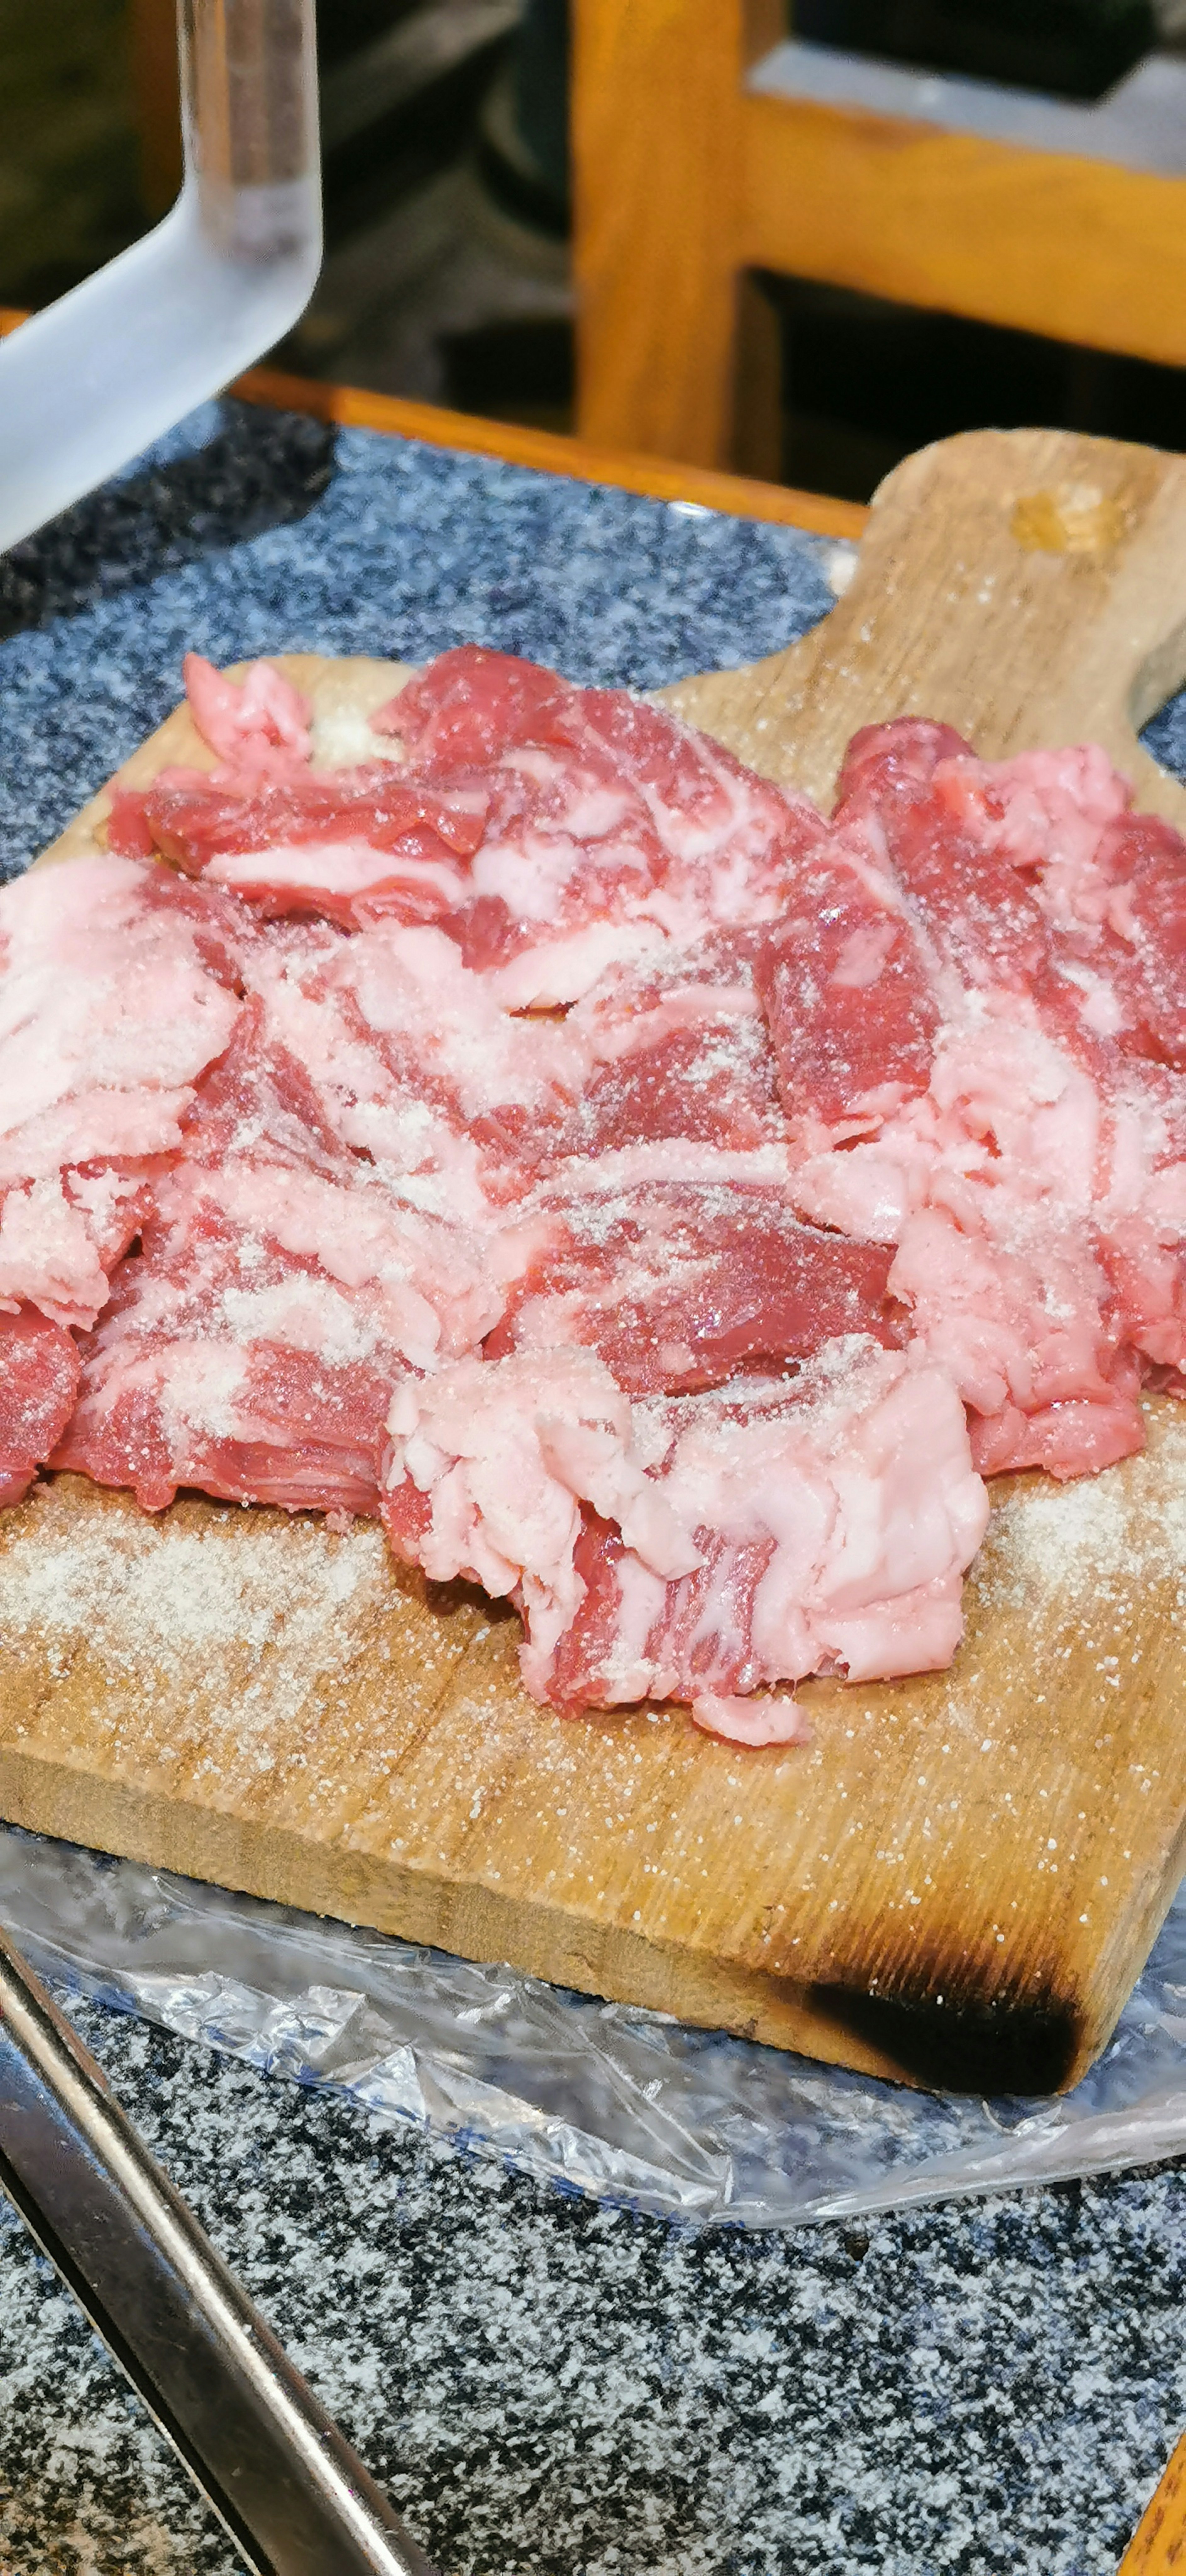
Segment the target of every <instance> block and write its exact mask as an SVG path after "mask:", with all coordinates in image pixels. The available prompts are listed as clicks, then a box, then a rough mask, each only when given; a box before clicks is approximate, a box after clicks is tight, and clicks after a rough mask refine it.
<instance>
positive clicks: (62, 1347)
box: [0, 1306, 80, 1506]
mask: <svg viewBox="0 0 1186 2576" xmlns="http://www.w3.org/2000/svg"><path fill="white" fill-rule="evenodd" d="M79 1368H80V1362H79V1356H78V1348H77V1344H76V1343H75V1341H74V1339H73V1336H72V1335H71V1334H70V1333H68V1332H66V1331H65V1330H64V1328H63V1326H62V1325H61V1324H51V1323H50V1322H49V1321H48V1320H47V1318H46V1317H45V1316H44V1315H39V1314H38V1313H37V1311H36V1309H35V1308H34V1307H32V1306H21V1307H18V1309H17V1311H16V1313H15V1314H14V1315H0V1506H4V1505H6V1504H8V1503H19V1501H20V1499H21V1496H22V1494H24V1493H26V1492H27V1491H28V1488H29V1486H30V1485H31V1483H32V1481H33V1477H34V1475H35V1473H36V1471H37V1468H38V1467H39V1466H41V1465H42V1464H43V1463H44V1461H45V1460H46V1459H47V1458H48V1457H49V1455H50V1452H51V1451H52V1449H53V1448H54V1446H55V1444H56V1442H57V1441H58V1440H59V1439H60V1437H61V1435H62V1432H63V1431H64V1430H65V1427H66V1424H67V1423H68V1421H69V1419H70V1415H71V1413H72V1411H73V1408H74V1399H75V1396H76V1394H77V1391H78V1379H79Z"/></svg>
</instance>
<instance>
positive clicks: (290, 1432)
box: [53, 1103, 501, 1512]
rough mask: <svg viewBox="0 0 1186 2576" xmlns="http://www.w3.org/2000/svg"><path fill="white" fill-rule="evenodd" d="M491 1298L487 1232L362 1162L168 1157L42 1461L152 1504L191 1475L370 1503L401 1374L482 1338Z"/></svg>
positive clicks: (322, 1503) (246, 1489)
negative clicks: (322, 1165)
mask: <svg viewBox="0 0 1186 2576" xmlns="http://www.w3.org/2000/svg"><path fill="white" fill-rule="evenodd" d="M219 1114H220V1115H221V1103H220V1104H219ZM500 1307H501V1293H500V1290H499V1288H498V1286H497V1284H496V1283H495V1281H494V1279H493V1277H492V1273H491V1270H490V1267H489V1265H488V1263H487V1261H486V1259H485V1254H484V1247H483V1246H482V1245H481V1243H479V1242H477V1241H475V1240H473V1239H471V1238H469V1237H467V1236H466V1235H465V1234H464V1233H463V1232H462V1230H461V1229H460V1228H456V1227H448V1226H445V1225H443V1224H441V1223H440V1222H439V1220H434V1219H432V1218H428V1217H424V1216H422V1215H420V1214H419V1213H418V1212H417V1211H415V1210H413V1209H409V1208H401V1207H399V1206H398V1205H395V1204H393V1203H392V1202H391V1201H390V1200H389V1199H388V1198H387V1197H386V1194H385V1193H384V1192H383V1191H382V1190H381V1188H377V1187H375V1186H373V1185H372V1184H370V1183H369V1177H368V1175H367V1173H366V1170H365V1167H363V1166H357V1167H355V1169H354V1170H353V1171H351V1170H349V1169H341V1168H340V1169H339V1171H338V1172H337V1174H336V1175H335V1176H334V1177H333V1178H329V1177H327V1176H326V1174H325V1173H324V1171H322V1170H317V1169H314V1168H301V1167H299V1166H298V1165H296V1164H293V1163H289V1164H282V1163H280V1162H272V1163H269V1162H262V1161H261V1162H252V1161H247V1160H241V1161H234V1160H232V1161H227V1162H221V1163H218V1164H216V1165H215V1166H214V1167H213V1168H206V1167H202V1166H199V1165H197V1164H192V1163H188V1164H182V1165H179V1166H178V1167H177V1169H176V1170H175V1171H173V1172H171V1173H170V1174H169V1175H168V1176H167V1178H166V1179H165V1180H163V1181H161V1182H160V1183H158V1185H157V1188H156V1191H155V1193H154V1207H153V1211H152V1214H151V1217H150V1218H149V1219H148V1220H146V1222H145V1224H144V1227H143V1234H142V1249H141V1250H140V1251H139V1252H138V1253H136V1254H134V1255H132V1256H131V1257H129V1259H127V1260H126V1261H125V1262H124V1263H123V1264H122V1265H121V1267H120V1269H119V1270H118V1271H117V1272H116V1274H115V1278H114V1280H113V1283H112V1297H111V1301H110V1304H109V1306H108V1309H107V1311H106V1313H105V1314H104V1315H103V1317H102V1318H101V1320H100V1322H99V1325H98V1327H97V1329H96V1330H95V1332H94V1333H93V1334H92V1335H90V1336H89V1337H88V1338H87V1340H86V1341H85V1343H84V1345H83V1380H82V1388H81V1393H80V1397H79V1402H78V1406H77V1409H76V1411H75V1414H74V1417H73V1420H72V1421H71V1423H70V1426H69V1429H68V1430H67V1431H66V1433H65V1435H64V1437H63V1439H62V1441H61V1442H60V1444H59V1446H58V1449H57V1451H56V1453H55V1457H54V1462H53V1463H54V1464H55V1466H59V1467H73V1468H76V1469H78V1470H79V1471H80V1472H82V1473H83V1474H85V1475H89V1476H92V1477H94V1478H95V1480H96V1481H97V1482H98V1483H101V1484H117V1485H131V1486H132V1488H133V1490H134V1491H135V1493H136V1496H137V1499H138V1501H140V1502H141V1503H142V1504H143V1505H144V1506H145V1508H146V1509H148V1510H153V1511H156V1510H161V1509H163V1508H164V1506H165V1505H166V1504H168V1503H169V1502H171V1501H172V1499H173V1495H174V1493H175V1492H176V1491H177V1489H178V1487H179V1486H182V1485H185V1486H197V1487H198V1488H200V1489H201V1490H202V1491H203V1492H206V1493H214V1494H221V1495H227V1496H231V1497H235V1498H237V1499H240V1500H243V1501H253V1502H273V1503H281V1504H284V1505H285V1506H286V1507H287V1508H288V1509H289V1510H293V1511H297V1510H301V1509H304V1508H305V1507H307V1506H310V1505H315V1506H316V1507H317V1508H318V1509H320V1510H323V1511H324V1510H333V1509H344V1510H347V1511H371V1512H373V1511H374V1510H375V1509H376V1508H377V1501H378V1474H379V1459H380V1453H381V1449H382V1446H383V1439H384V1431H383V1425H384V1420H385V1417H386V1413H387V1409H388V1406H389V1404H390V1401H391V1394H392V1389H393V1387H394V1386H395V1384H396V1382H397V1381H398V1379H399V1378H400V1377H401V1376H402V1375H403V1374H404V1373H405V1372H406V1371H407V1370H409V1369H418V1368H425V1367H431V1366H432V1365H433V1364H434V1363H435V1362H437V1361H439V1360H442V1359H448V1358H451V1357H452V1356H454V1355H455V1354H457V1353H459V1352H462V1351H465V1350H467V1349H469V1348H473V1347H476V1346H477V1344H478V1342H479V1341H480V1339H481V1336H482V1334H483V1333H484V1332H486V1331H488V1330H489V1328H490V1326H491V1324H492V1323H493V1321H494V1320H495V1319H496V1317H497V1315H498V1313H499V1311H500Z"/></svg>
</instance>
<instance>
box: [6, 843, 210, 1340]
mask: <svg viewBox="0 0 1186 2576" xmlns="http://www.w3.org/2000/svg"><path fill="white" fill-rule="evenodd" d="M236 974H237V964H236V958H235V954H234V950H233V946H232V944H231V942H230V937H229V932H228V926H227V923H226V920H225V898H221V897H213V898H211V899H209V900H207V899H206V898H204V897H203V896H202V895H201V894H200V893H199V892H198V891H197V890H196V889H195V888H192V887H188V886H184V887H183V886H181V885H179V884H178V881H177V879H176V878H174V877H172V876H171V875H170V874H169V872H168V871H167V870H166V869H164V868H161V867H159V866H147V867H146V866H143V865H140V864H137V863H134V862H131V861H128V860H125V859H118V858H110V857H106V858H89V859H79V860H76V861H75V862H73V864H72V865H71V867H70V869H69V872H68V874H67V873H66V872H65V871H63V870H60V869H56V868H46V869H41V870H38V871H36V872H35V873H32V874H30V875H28V876H26V877H22V878H20V879H18V880H17V881H16V883H14V884H12V885H9V886H6V887H4V888H3V889H2V890H0V1307H7V1308H10V1309H11V1308H12V1307H14V1306H16V1305H18V1304H19V1303H21V1302H22V1301H24V1300H28V1301H29V1302H31V1303H32V1304H34V1305H36V1306H38V1307H39V1308H40V1309H41V1311H42V1313H43V1314H45V1315H47V1316H49V1317H50V1318H51V1319H52V1320H53V1321H56V1322H58V1323H61V1324H65V1325H74V1324H76V1325H80V1326H86V1325H89V1324H91V1323H93V1321H94V1319H95V1316H96V1315H97V1313H98V1312H99V1309H100V1308H101V1306H102V1305H103V1303H104V1300H105V1298H106V1295H107V1276H108V1273H109V1271H110V1269H111V1266H112V1264H113V1262H115V1261H116V1260H117V1259H118V1258H119V1256H120V1254H121V1253H122V1251H123V1250H124V1248H125V1245H126V1244H127V1242H128V1241H129V1240H130V1238H131V1236H132V1234H133V1233H134V1232H135V1228H136V1224H137V1222H138V1215H139V1208H140V1203H141V1194H142V1190H143V1187H144V1184H145V1181H146V1179H147V1178H148V1177H149V1176H150V1175H151V1173H152V1171H153V1170H154V1169H155V1168H156V1167H157V1165H158V1164H159V1163H160V1161H161V1158H162V1157H164V1158H168V1157H169V1156H170V1155H172V1154H175V1153H176V1152H178V1151H179V1150H180V1146H181V1141H182V1125H183V1120H184V1118H185V1115H186V1112H187V1110H188V1109H189V1108H190V1107H191V1106H192V1103H193V1100H194V1097H195V1085H196V1083H197V1082H198V1080H199V1078H200V1076H201V1074H202V1073H203V1071H204V1069H205V1068H206V1066H207V1065H209V1064H211V1063H213V1062H214V1061H216V1060H217V1058H218V1057H219V1056H220V1055H222V1054H223V1053H224V1051H225V1049H226V1047H227V1045H228V1044H229V1042H230V1039H231V1036H232V1034H233V1031H234V1028H235V1025H236V1022H237V1020H238V1016H239V1010H240V1003H239V999H238V996H237V993H236V992H235V990H234V989H232V985H233V979H234V977H235V975H236Z"/></svg>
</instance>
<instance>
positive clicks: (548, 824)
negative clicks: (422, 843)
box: [377, 646, 823, 1008]
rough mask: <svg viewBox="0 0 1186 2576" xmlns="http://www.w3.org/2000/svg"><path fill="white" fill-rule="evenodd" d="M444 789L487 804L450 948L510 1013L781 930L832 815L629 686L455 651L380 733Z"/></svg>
mask: <svg viewBox="0 0 1186 2576" xmlns="http://www.w3.org/2000/svg"><path fill="white" fill-rule="evenodd" d="M377 721H378V722H379V723H380V724H381V725H386V726H389V727H390V729H391V730H392V731H399V732H401V733H402V734H403V738H404V742H405V747H406V749H407V751H408V754H409V760H410V765H411V767H412V768H413V769H416V770H423V772H424V774H426V775H427V776H428V777H430V778H432V779H433V780H434V782H435V783H437V784H438V785H440V784H441V782H442V779H443V778H444V776H445V775H446V774H447V770H448V767H450V766H451V765H452V764H453V763H455V762H466V761H468V762H470V763H472V764H474V775H475V776H480V777H481V780H482V783H483V784H484V785H486V786H488V787H489V789H490V792H491V809H490V816H489V820H488V823H487V828H486V834H485V838H484V840H483V843H482V846H481V849H480V850H479V851H478V852H477V853H476V855H475V858H474V861H473V867H472V887H473V893H472V897H471V899H470V900H469V901H468V902H467V904H466V905H465V907H464V908H463V909H462V911H461V912H460V913H459V914H458V916H457V919H456V922H455V924H454V925H453V927H454V935H455V936H456V937H457V938H458V939H459V941H460V943H461V948H462V954H463V957H464V958H465V961H466V963H467V964H468V965H472V966H475V967H477V968H479V969H480V970H482V971H485V972H488V973H490V974H492V975H495V976H496V977H497V984H498V991H499V993H500V996H501V998H502V999H503V1000H504V1001H505V1002H507V1004H508V1005H509V1006H510V1007H511V1008H527V1007H530V1006H532V1005H535V1004H556V1003H565V1002H570V1001H573V1000H575V999H577V998H578V997H579V995H580V994H581V993H583V992H586V991H588V990H589V988H590V986H591V985H592V984H593V983H594V982H596V980H597V978H598V977H599V976H600V975H601V974H602V973H603V972H604V971H605V969H606V968H607V967H608V966H609V965H611V964H613V963H614V962H615V961H629V960H631V959H635V958H638V957H640V956H643V955H645V954H647V953H648V952H650V951H653V950H656V949H658V948H661V947H662V946H663V944H664V942H665V941H666V940H668V939H676V940H682V941H687V940H689V939H692V938H697V937H700V936H702V935H706V934H709V933H711V932H712V931H713V930H715V929H719V928H721V927H737V926H744V925H746V924H749V923H752V922H760V921H768V920H771V919H773V918H774V917H775V916H776V915H777V913H778V911H779V909H780V907H781V903H782V899H783V897H784V894H785V890H786V886H787V882H788V877H789V874H790V872H791V870H792V869H793V866H794V864H795V862H796V860H797V858H798V856H799V854H800V852H801V851H802V850H803V849H804V848H805V847H807V846H809V845H810V844H811V843H812V842H813V841H814V840H816V839H818V838H819V837H820V835H821V832H822V828H823V827H822V825H821V823H820V819H819V817H818V815H816V814H815V813H814V812H813V811H812V809H811V808H810V807H809V806H808V805H806V804H805V803H804V802H803V800H802V799H797V798H788V797H786V796H784V795H783V794H782V793H781V791H780V790H779V789H777V788H775V787H772V786H770V785H768V784H767V783H766V782H765V781H764V780H761V779H759V778H756V777H755V776H754V775H753V773H752V772H751V771H749V770H746V769H744V768H743V767H742V766H741V764H740V763H739V762H737V761H735V760H733V759H732V757H731V755H730V754H729V753H727V752H725V751H723V750H722V749H721V747H720V746H719V745H718V744H715V743H712V742H710V741H709V740H708V738H707V737H706V736H705V735H702V734H697V733H694V732H693V731H692V730H691V728H689V727H688V726H686V725H683V724H681V723H680V722H679V721H678V720H677V719H676V718H675V717H673V716H671V715H668V714H667V713H666V712H665V711H664V710H662V709H659V708H656V707H650V706H646V705H643V704H641V703H640V702H639V701H637V700H635V699H633V698H631V697H630V696H629V695H628V694H627V693H626V692H625V691H623V690H599V689H577V688H573V687H570V686H569V685H568V683H566V682H564V681H562V680H559V679H557V678H556V677H555V675H554V674H551V673H543V672H537V671H534V670H533V669H532V667H531V666H530V665H529V664H525V663H519V662H515V661H514V660H513V658H512V657H506V656H502V655H498V654H493V653H488V652H485V651H484V650H482V649H481V648H479V647H476V646H466V647H461V648H459V650H458V651H456V652H454V653H450V654H445V655H442V656H441V658H440V660H439V661H438V662H436V663H434V664H432V665H431V666H430V668H429V670H428V671H426V672H424V673H422V674H421V675H420V677H419V678H418V679H417V680H415V681H412V682H410V683H409V684H408V687H407V688H406V689H404V690H403V691H402V692H401V693H400V695H399V697H397V698H396V699H394V700H393V702H392V704H391V706H390V707H389V708H388V709H386V710H384V711H383V713H382V715H381V716H380V718H379V719H378V720H377Z"/></svg>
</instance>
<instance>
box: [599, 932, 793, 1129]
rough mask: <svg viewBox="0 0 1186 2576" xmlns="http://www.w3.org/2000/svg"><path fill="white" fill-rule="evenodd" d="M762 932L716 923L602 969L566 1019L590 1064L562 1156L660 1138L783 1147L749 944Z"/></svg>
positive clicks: (770, 1055)
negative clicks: (696, 937)
mask: <svg viewBox="0 0 1186 2576" xmlns="http://www.w3.org/2000/svg"><path fill="white" fill-rule="evenodd" d="M766 936H767V934H766V933H763V932H760V931H759V932H755V931H752V930H751V931H718V932H716V933H715V934H714V935H713V936H711V937H709V938H707V939H703V940H700V941H698V942H697V944H696V946H695V947H694V948H675V947H672V948H669V949H666V950H663V951H661V952H660V953H658V954H657V955H655V956H652V957H649V958H645V959H643V960H642V961H641V962H640V963H639V964H638V965H636V966H613V967H610V968H609V969H608V971H607V972H606V973H605V974H604V975H603V976H601V977H600V979H599V981H598V982H597V983H596V984H595V985H594V986H593V987H592V990H591V991H590V992H588V993H587V994H586V995H585V997H584V999H583V1000H582V1001H580V1002H578V1003H577V1004H576V1006H575V1008H574V1009H573V1010H572V1011H570V1013H569V1015H568V1019H567V1022H566V1027H567V1029H568V1030H569V1032H570V1033H571V1034H572V1036H573V1037H574V1038H575V1037H579V1038H580V1040H581V1041H582V1042H583V1044H584V1045H585V1046H586V1047H587V1049H588V1055H589V1065H588V1070H587V1073H586V1078H585V1081H584V1084H583V1086H582V1088H581V1091H580V1095H579V1098H578V1099H577V1101H576V1103H575V1106H574V1109H573V1112H572V1114H571V1116H570V1118H569V1119H568V1120H567V1122H566V1125H565V1128H564V1132H563V1135H562V1136H561V1138H560V1139H559V1140H558V1143H557V1147H556V1150H557V1151H558V1152H559V1153H563V1154H565V1155H573V1154H580V1155H583V1156H586V1157H588V1156H596V1155H600V1154H605V1153H612V1152H614V1151H617V1150H620V1149H621V1148H623V1147H626V1146H630V1145H636V1144H640V1143H651V1144H654V1143H657V1142H658V1141H660V1140H662V1139H667V1138H671V1139H676V1138H683V1139H684V1140H686V1141H690V1142H693V1143H701V1144H705V1145H710V1146H713V1147H715V1148H717V1149H718V1150H719V1151H722V1152H735V1153H747V1152H754V1151H756V1150H758V1149H760V1148H761V1147H763V1146H766V1145H783V1144H785V1141H786V1132H787V1131H786V1120H785V1118H784V1116H783V1114H782V1110H781V1108H780V1106H779V1101H778V1093H777V1088H776V1083H775V1063H774V1053H773V1049H772V1047H771V1044H770V1033H769V1030H768V1028H767V1026H766V1022H765V1019H764V1017H763V1012H762V1005H761V1002H760V1000H759V998H758V994H757V992H756V991H755V988H754V978H753V952H754V950H755V948H758V947H760V946H761V945H762V944H763V943H764V940H765V938H766Z"/></svg>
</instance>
